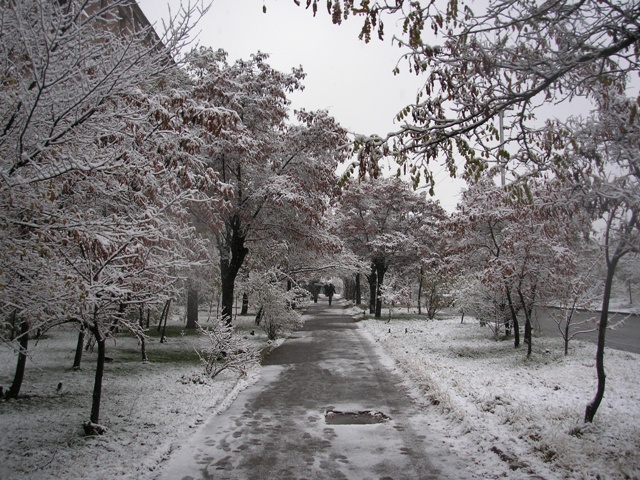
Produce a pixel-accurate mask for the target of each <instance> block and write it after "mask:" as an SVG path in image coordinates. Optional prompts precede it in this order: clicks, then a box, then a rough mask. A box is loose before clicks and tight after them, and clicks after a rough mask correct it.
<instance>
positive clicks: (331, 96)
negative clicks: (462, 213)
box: [138, 0, 464, 211]
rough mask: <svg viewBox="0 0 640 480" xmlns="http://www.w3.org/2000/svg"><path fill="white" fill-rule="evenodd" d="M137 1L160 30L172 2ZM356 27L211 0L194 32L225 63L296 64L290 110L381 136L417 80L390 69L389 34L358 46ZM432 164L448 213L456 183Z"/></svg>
mask: <svg viewBox="0 0 640 480" xmlns="http://www.w3.org/2000/svg"><path fill="white" fill-rule="evenodd" d="M302 3H303V4H304V2H302ZM138 4H139V5H140V7H141V8H142V10H143V11H144V13H145V15H146V16H147V18H148V19H149V20H150V21H151V23H154V24H157V25H158V26H157V29H158V30H160V29H161V20H162V19H163V18H165V19H166V18H167V17H168V7H167V5H168V4H169V5H171V6H172V11H176V9H177V6H178V5H179V4H180V0H138ZM320 4H321V8H322V7H324V2H320ZM263 5H266V7H267V13H266V14H264V13H263V12H262V7H263ZM360 26H361V22H360V21H359V20H357V19H355V20H354V19H350V20H349V21H347V22H346V23H344V24H343V25H341V26H336V25H333V24H332V23H331V18H330V17H329V15H328V14H327V12H326V9H325V10H323V11H322V10H321V11H319V12H318V15H317V16H316V17H315V18H314V17H313V15H312V13H311V11H310V10H305V9H304V8H301V7H297V6H296V5H295V4H294V3H293V1H292V0H264V2H263V0H214V1H213V3H212V5H211V9H210V10H209V12H208V13H207V15H206V16H205V17H204V18H203V19H202V21H201V22H200V24H199V25H198V27H197V29H196V31H197V32H198V33H199V34H198V42H199V44H201V45H205V46H210V47H213V48H223V49H224V50H226V51H227V52H229V57H230V61H234V60H236V59H238V58H247V57H248V56H249V55H250V54H252V53H255V52H257V51H261V52H265V53H268V54H269V55H270V60H269V63H270V64H271V65H272V66H273V67H274V68H277V69H278V70H280V71H285V72H286V71H290V70H291V68H293V67H298V66H300V65H302V67H303V68H304V71H305V72H306V73H307V78H306V79H305V81H304V85H305V90H304V92H302V93H296V94H293V95H291V96H290V98H291V100H292V106H293V108H306V109H307V110H316V109H326V110H328V111H329V113H330V114H331V115H332V116H333V117H334V118H336V119H337V120H338V121H339V122H340V123H341V124H342V125H343V126H344V127H345V128H347V129H348V130H349V131H351V132H353V133H362V134H378V135H381V136H384V135H386V134H387V133H388V132H390V131H394V130H396V129H397V125H395V124H394V117H395V115H396V114H397V113H398V112H399V111H400V110H401V109H402V108H403V107H404V106H406V105H407V104H409V103H411V102H412V101H414V100H415V96H416V92H417V90H418V88H419V86H420V84H421V82H420V79H419V78H417V77H416V76H415V75H413V74H411V73H409V72H408V69H407V67H406V66H405V65H403V64H401V65H400V67H401V70H402V73H401V74H400V75H397V76H394V75H393V73H392V70H393V69H394V67H395V66H396V64H397V62H398V60H399V57H400V55H401V51H400V50H399V49H398V47H396V46H392V44H391V41H390V40H391V35H389V37H388V38H387V39H386V40H385V42H380V41H379V40H378V39H377V37H376V38H374V39H372V41H371V43H369V44H365V43H364V42H363V41H361V40H359V39H358V33H359V31H360ZM393 28H394V25H392V24H389V21H387V23H386V24H385V30H386V31H387V32H388V33H389V34H390V33H391V31H392V30H393ZM433 170H434V172H436V181H437V183H438V184H437V186H436V198H437V199H439V200H440V202H441V203H442V206H443V207H444V208H445V209H447V210H448V211H452V210H453V209H454V208H455V205H456V203H457V202H458V193H459V190H460V188H461V186H463V185H464V184H463V182H461V181H451V180H449V179H448V175H447V173H446V172H445V171H444V170H443V169H442V167H441V166H440V165H434V168H433Z"/></svg>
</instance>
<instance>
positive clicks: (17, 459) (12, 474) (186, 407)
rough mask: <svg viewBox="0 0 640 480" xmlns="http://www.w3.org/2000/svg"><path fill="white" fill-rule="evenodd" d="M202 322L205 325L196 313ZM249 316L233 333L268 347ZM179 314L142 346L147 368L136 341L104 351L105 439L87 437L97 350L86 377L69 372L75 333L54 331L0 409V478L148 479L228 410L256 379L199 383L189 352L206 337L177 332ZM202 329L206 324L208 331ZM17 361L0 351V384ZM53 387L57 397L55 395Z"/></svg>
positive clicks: (223, 377) (87, 362) (86, 361)
mask: <svg viewBox="0 0 640 480" xmlns="http://www.w3.org/2000/svg"><path fill="white" fill-rule="evenodd" d="M201 318H206V312H202V314H201ZM252 322H253V317H238V319H237V320H236V325H237V326H238V327H239V328H240V329H241V330H242V331H244V332H246V337H247V339H248V340H250V341H251V342H252V343H255V344H256V347H259V348H260V347H264V346H266V345H267V340H266V335H265V334H264V332H262V330H260V329H255V332H254V333H255V334H254V335H250V334H249V332H250V331H251V330H253V329H254V328H253V327H252ZM183 325H184V323H183V322H182V320H181V316H180V315H176V316H174V318H173V319H172V322H170V323H169V328H168V331H167V337H168V342H167V343H162V344H161V343H160V342H159V333H157V332H156V329H155V327H152V328H151V329H150V332H149V335H150V339H149V341H148V344H147V352H148V356H149V362H147V363H142V361H141V354H140V347H139V346H138V344H137V341H136V340H135V339H133V338H131V337H130V336H127V335H124V334H123V335H119V336H118V337H117V338H116V340H115V341H110V342H109V343H108V344H107V356H108V357H111V358H112V359H113V360H112V362H109V363H107V365H106V369H105V375H104V382H103V398H102V408H101V414H100V423H101V424H102V425H104V426H106V427H107V428H108V432H107V434H106V435H104V436H95V437H86V436H84V435H83V431H82V423H83V422H84V421H86V420H88V419H89V414H90V409H91V395H92V389H93V379H94V373H95V358H96V355H97V349H96V351H95V352H91V351H88V352H85V353H84V357H83V361H82V369H81V370H79V371H74V370H72V369H71V366H72V363H73V356H74V352H75V343H76V335H77V334H76V333H75V331H74V330H73V328H72V327H62V328H57V329H55V330H52V331H50V332H48V333H47V334H46V336H45V337H44V338H42V339H41V340H40V341H39V343H38V345H35V342H33V343H32V349H31V358H30V361H29V362H28V365H27V371H26V375H25V381H24V384H23V387H22V391H21V398H19V399H18V400H11V401H1V402H0V479H3V480H20V479H34V478H38V479H53V478H56V479H57V478H65V479H81V478H92V479H95V480H101V479H105V480H106V479H114V478H122V479H138V478H147V477H149V476H150V475H152V472H153V471H154V470H155V469H157V467H158V464H159V462H161V461H162V459H163V458H165V457H166V456H168V455H169V454H170V452H171V450H172V449H173V448H175V446H176V445H178V444H179V443H180V441H181V440H182V439H184V438H186V437H187V436H188V435H189V434H190V433H191V432H192V431H193V428H194V427H197V426H198V425H199V424H200V423H202V422H203V421H204V420H205V419H207V418H209V417H210V416H211V415H213V414H215V413H216V411H218V410H221V409H224V408H225V407H226V406H227V405H228V403H229V402H230V401H231V400H233V398H234V397H235V395H237V393H238V392H239V391H240V390H242V389H243V388H244V387H246V386H247V385H248V384H249V383H250V382H252V381H255V379H256V377H258V376H259V372H257V371H252V372H250V373H249V375H248V377H239V376H238V374H235V373H233V372H228V371H225V372H223V373H221V374H220V375H219V376H217V377H216V378H215V379H213V380H208V381H204V383H203V380H202V377H203V375H202V373H203V368H202V366H201V364H200V360H199V357H198V354H197V353H196V352H195V348H201V347H202V346H203V342H205V341H206V339H205V338H204V337H203V336H201V335H199V334H198V333H197V332H195V331H190V332H187V331H185V330H183ZM204 326H206V324H204ZM15 358H16V357H15V354H14V352H13V351H11V350H10V349H9V348H7V346H6V345H2V346H0V385H3V386H4V387H5V389H6V388H8V387H9V386H10V384H11V381H12V379H13V373H14V368H15ZM59 382H61V383H62V389H61V391H60V392H58V391H57V387H58V384H59Z"/></svg>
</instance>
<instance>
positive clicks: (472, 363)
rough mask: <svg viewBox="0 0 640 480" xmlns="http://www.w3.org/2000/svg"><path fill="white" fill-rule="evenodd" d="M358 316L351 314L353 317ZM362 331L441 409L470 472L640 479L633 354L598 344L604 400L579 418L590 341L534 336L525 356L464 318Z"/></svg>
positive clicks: (637, 364) (444, 429)
mask: <svg viewBox="0 0 640 480" xmlns="http://www.w3.org/2000/svg"><path fill="white" fill-rule="evenodd" d="M361 316H362V315H360V317H361ZM360 325H361V328H362V329H363V330H365V331H366V332H368V334H369V335H370V337H371V338H372V340H373V341H374V342H376V343H377V344H378V345H380V346H381V347H382V348H383V350H384V351H385V352H386V353H387V355H389V356H390V357H391V358H392V359H393V360H395V363H396V365H397V366H398V367H399V368H400V369H401V370H402V371H403V372H404V373H405V374H406V376H408V377H409V378H410V383H411V384H413V385H414V386H415V387H417V390H418V396H419V397H420V398H421V399H422V400H423V401H424V402H426V403H428V404H431V405H435V406H436V407H435V408H436V409H437V411H438V412H439V413H440V414H441V415H436V419H437V420H436V421H435V422H434V424H433V425H429V426H427V428H429V429H431V428H434V429H437V430H438V431H439V433H442V434H444V435H445V436H446V437H447V438H448V440H449V442H450V445H451V446H452V448H453V449H454V450H455V451H457V452H458V453H459V454H460V455H461V456H462V457H466V458H468V459H469V461H470V462H472V465H473V466H474V471H475V472H477V474H478V478H487V479H490V478H501V477H504V478H509V479H531V478H535V479H547V480H552V479H575V480H579V479H601V480H605V479H606V480H612V479H638V478H640V355H636V354H630V353H626V352H621V351H616V350H610V349H608V350H607V351H606V354H605V367H606V370H607V386H606V392H605V398H604V400H603V402H602V404H601V406H600V409H599V410H598V413H597V415H596V421H595V423H594V424H592V425H585V424H583V422H582V418H583V415H584V409H585V406H586V404H587V403H588V402H589V401H590V400H591V399H592V398H593V395H594V394H595V388H596V371H595V345H593V344H590V343H583V342H579V341H572V342H571V344H570V354H569V356H567V357H565V356H564V355H563V352H562V342H561V339H560V337H558V338H534V345H533V354H532V357H531V358H530V359H527V358H526V345H525V346H523V347H521V348H520V349H518V350H515V349H514V348H513V339H508V340H494V339H493V337H492V335H491V332H490V331H489V329H488V328H482V327H480V326H479V324H478V323H477V322H476V321H474V320H473V319H471V318H468V317H467V318H465V321H464V323H460V317H451V316H441V317H440V318H439V319H437V320H432V321H428V320H425V319H415V318H414V319H401V320H400V319H392V320H391V321H390V322H389V323H386V320H384V321H376V320H365V321H363V322H361V323H360Z"/></svg>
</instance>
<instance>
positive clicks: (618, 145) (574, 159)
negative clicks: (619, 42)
mask: <svg viewBox="0 0 640 480" xmlns="http://www.w3.org/2000/svg"><path fill="white" fill-rule="evenodd" d="M605 87H606V88H603V89H601V96H600V97H599V102H600V104H599V110H598V112H597V114H596V115H594V116H593V117H590V118H587V119H580V118H578V119H572V120H570V121H569V122H568V123H567V125H566V126H565V128H564V129H563V131H564V132H566V133H565V134H567V133H570V135H571V136H570V141H568V142H566V143H567V155H566V157H565V158H563V160H564V161H563V162H559V163H558V166H559V167H564V168H563V170H564V171H563V170H560V172H559V173H560V174H562V173H564V174H565V175H567V177H568V178H571V179H573V181H574V182H575V183H576V188H578V189H581V190H582V191H583V192H584V195H585V197H586V198H587V199H589V200H590V204H589V206H590V208H591V212H592V214H593V218H595V219H600V220H601V221H602V222H604V227H603V228H602V230H601V232H600V234H599V235H600V236H599V240H600V243H601V245H602V249H603V253H604V260H605V265H606V276H605V281H604V292H603V295H602V305H601V314H600V320H599V324H598V349H597V353H596V370H597V373H598V386H597V390H596V394H595V396H594V398H593V400H592V401H591V402H589V404H588V405H587V408H586V411H585V421H586V422H592V421H593V418H594V416H595V414H596V412H597V410H598V407H599V405H600V402H601V401H602V398H603V395H604V390H605V383H606V382H605V378H606V375H605V370H604V347H605V338H606V331H607V326H608V316H609V302H610V300H611V293H612V288H613V281H614V277H615V272H616V269H617V267H618V265H619V263H620V261H621V260H622V259H623V258H625V257H627V256H628V255H630V254H637V253H638V252H639V251H640V222H639V219H640V194H639V192H640V157H639V156H638V152H639V151H640V150H639V147H640V120H639V119H638V105H639V102H640V100H638V99H630V98H626V97H625V96H624V95H620V94H619V93H618V92H617V90H615V89H611V88H608V86H605Z"/></svg>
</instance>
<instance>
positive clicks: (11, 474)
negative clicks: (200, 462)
mask: <svg viewBox="0 0 640 480" xmlns="http://www.w3.org/2000/svg"><path fill="white" fill-rule="evenodd" d="M361 316H362V315H360V317H361ZM252 320H253V318H252V317H245V319H244V320H239V321H238V322H237V324H239V325H240V327H241V328H243V329H244V330H245V332H246V334H247V338H248V339H250V340H252V341H254V342H256V344H258V345H266V339H265V337H264V333H263V332H262V331H261V330H258V329H256V330H255V335H249V333H248V332H249V331H250V330H251V329H252V327H251V322H252ZM359 325H360V326H361V328H362V329H363V331H365V332H366V333H367V335H368V336H369V337H370V338H371V340H372V341H373V342H375V343H376V344H377V345H379V346H380V347H381V348H382V349H384V351H385V352H386V354H387V355H388V356H389V357H390V358H392V359H393V360H394V361H395V365H396V367H397V368H399V369H401V370H402V371H403V372H404V373H405V375H406V376H407V377H408V378H409V382H410V383H411V384H412V385H413V386H414V387H416V391H417V392H418V394H419V396H420V399H421V400H422V401H423V402H425V403H426V404H429V405H430V406H429V407H427V408H428V410H432V411H435V414H434V415H433V416H432V417H433V420H432V421H431V422H430V423H429V424H427V425H425V434H427V435H428V434H429V431H432V430H436V431H437V433H438V434H441V435H444V436H445V437H446V438H447V439H448V441H449V443H450V446H451V447H452V448H453V449H454V450H455V451H457V452H458V454H459V455H460V456H461V457H462V458H467V459H468V460H469V461H470V462H472V463H473V464H474V471H475V472H476V473H477V476H478V478H486V479H496V478H509V479H515V480H517V479H524V478H527V479H546V480H555V479H575V480H580V479H602V480H605V479H606V480H612V479H637V478H640V453H639V452H640V401H639V400H640V355H635V354H630V353H625V352H619V351H614V350H608V351H607V353H606V360H605V364H606V368H607V374H608V377H607V382H608V383H607V391H606V394H605V399H604V401H603V403H602V405H601V407H600V410H599V412H598V414H597V416H596V422H595V423H594V424H593V425H590V426H587V427H585V426H584V425H583V423H582V416H583V413H584V407H585V405H586V403H587V402H588V401H589V400H590V399H591V398H592V396H593V394H594V392H595V366H594V365H595V360H594V358H595V346H594V345H592V344H589V343H582V342H578V341H573V342H572V343H571V352H570V355H569V356H567V357H564V356H563V355H562V345H561V342H560V339H559V338H549V339H542V338H536V339H534V340H535V341H534V353H533V356H532V358H531V359H529V360H527V359H526V358H525V349H524V348H521V349H519V350H514V349H513V345H512V343H511V340H507V341H496V340H494V339H493V338H492V336H491V334H490V332H489V330H488V329H483V328H481V327H480V326H479V325H478V324H477V322H474V321H473V320H472V319H469V318H468V317H467V318H465V323H463V324H461V323H460V319H459V318H458V317H451V316H450V317H444V316H443V317H441V318H439V319H438V320H435V321H427V320H424V319H411V318H408V319H402V320H397V319H393V320H391V322H390V323H386V322H385V321H374V320H367V321H363V322H361V323H360V324H359ZM151 333H152V335H156V334H155V333H154V332H153V329H152V332H151ZM200 342H202V338H201V337H199V336H198V335H195V334H192V333H185V332H183V331H182V323H181V319H180V318H178V317H176V318H174V325H173V327H172V328H171V332H170V338H169V342H168V343H166V344H160V343H159V342H158V337H157V336H152V338H151V339H150V341H149V345H148V352H149V357H150V362H148V363H145V364H143V363H142V362H141V361H140V356H139V355H140V353H139V347H138V345H137V342H136V341H135V340H133V339H130V338H126V337H125V336H122V337H119V338H118V339H117V343H115V344H114V342H111V343H110V344H108V346H107V355H108V356H111V357H112V358H113V362H111V363H109V364H108V365H107V368H106V372H105V379H104V394H103V395H104V397H103V403H102V412H101V423H102V424H104V425H105V426H106V427H107V428H108V429H109V431H108V433H107V434H106V435H104V436H100V437H85V436H83V434H82V428H81V425H82V422H83V421H85V420H87V419H88V417H89V413H90V405H91V389H92V386H93V373H94V370H93V368H94V367H93V363H94V360H95V353H92V352H86V353H85V356H84V360H83V368H82V369H81V370H80V371H73V370H71V368H70V366H71V364H72V362H73V353H74V348H75V335H74V332H73V331H72V329H70V328H69V329H68V330H66V331H65V330H64V329H57V330H53V331H51V332H49V333H47V336H46V338H43V339H42V340H40V343H39V344H38V345H37V346H35V347H34V348H33V350H32V351H33V356H32V358H31V361H30V362H29V364H28V366H27V372H26V378H25V383H24V385H23V391H22V393H23V394H24V395H25V396H26V397H25V398H21V399H19V400H17V401H2V402H0V479H3V480H22V479H33V478H38V479H43V480H45V479H54V478H65V479H82V478H93V479H96V480H101V479H105V480H106V479H146V478H151V477H153V476H154V475H155V474H156V473H157V470H158V468H159V464H160V463H161V461H162V459H164V458H166V457H167V456H168V455H169V454H170V453H171V451H172V449H174V448H175V447H176V446H177V445H179V444H180V443H181V441H183V440H184V439H186V438H187V437H188V436H189V435H191V434H192V433H194V432H195V431H196V429H197V428H198V426H199V425H200V424H201V423H203V421H204V420H205V419H207V418H208V417H210V416H212V415H215V414H216V413H217V412H219V411H221V410H222V409H224V408H225V407H226V406H227V405H228V404H229V402H230V401H231V400H232V399H233V398H235V396H236V395H237V393H238V392H239V391H240V390H241V389H242V388H244V387H246V386H247V385H248V384H249V383H250V382H252V381H255V380H256V379H257V378H258V377H259V375H260V373H259V372H252V373H251V374H250V375H249V378H240V377H238V376H237V375H235V374H232V373H223V374H221V375H220V376H219V377H216V379H214V380H211V381H208V382H205V383H200V382H199V381H197V379H198V378H199V375H200V373H201V371H202V370H201V367H200V366H199V363H198V357H197V355H196V354H195V353H194V348H195V347H197V346H198V345H199V344H200ZM14 366H15V355H14V353H13V352H12V351H10V350H9V349H8V348H7V347H6V346H0V385H3V386H5V388H7V387H8V386H9V385H10V383H11V379H12V375H13V368H14ZM193 379H195V380H196V381H195V382H194V381H192V380H193ZM58 382H62V385H63V386H62V390H61V392H57V391H56V387H57V385H58ZM434 405H435V407H434Z"/></svg>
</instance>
